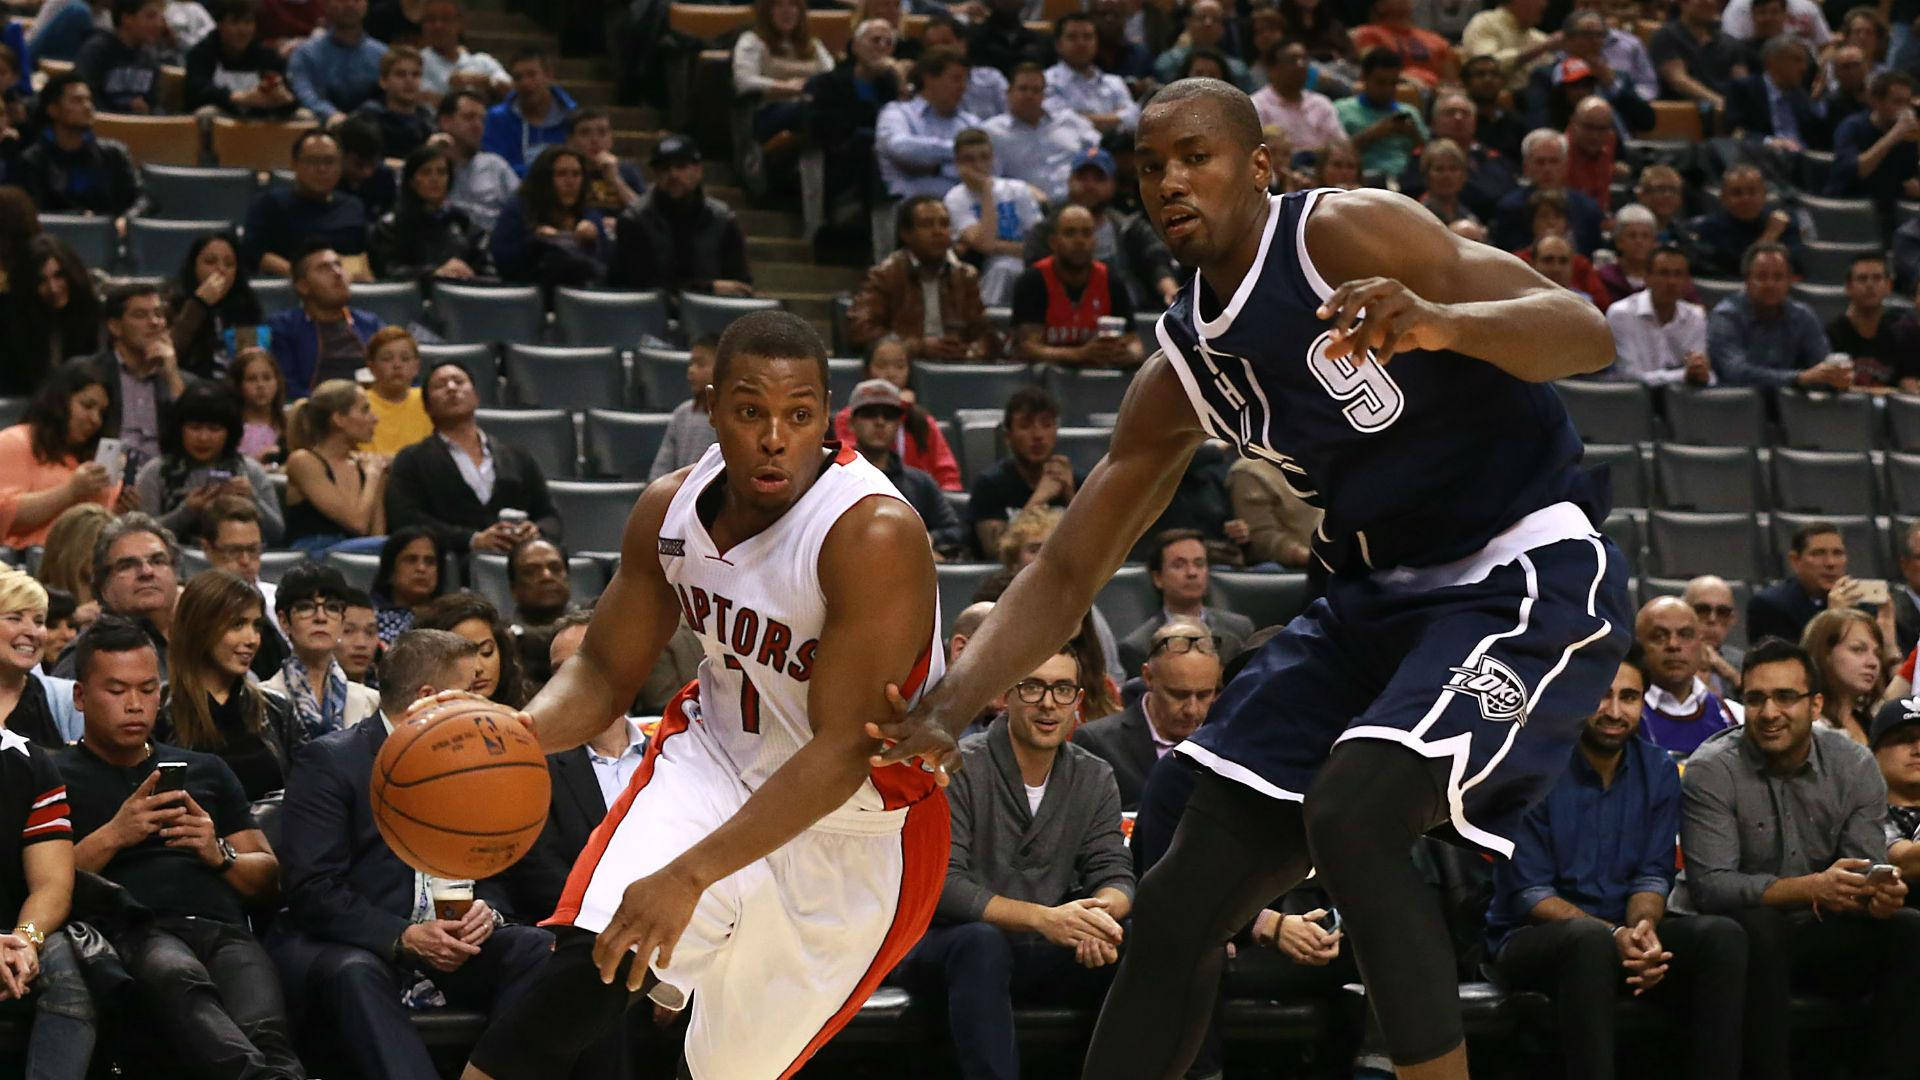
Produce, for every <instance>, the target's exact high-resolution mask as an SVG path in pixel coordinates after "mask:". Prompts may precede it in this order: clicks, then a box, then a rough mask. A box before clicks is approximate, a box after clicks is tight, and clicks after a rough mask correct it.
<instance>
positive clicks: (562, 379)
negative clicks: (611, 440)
mask: <svg viewBox="0 0 1920 1080" xmlns="http://www.w3.org/2000/svg"><path fill="white" fill-rule="evenodd" d="M506 361H507V365H506V366H507V387H508V389H509V390H510V391H512V394H513V400H514V401H516V402H518V403H519V404H520V405H522V406H525V407H528V408H546V409H568V410H571V411H573V412H581V411H583V410H586V409H618V408H622V407H624V406H625V405H626V404H627V368H626V365H625V364H623V363H621V362H620V354H619V353H618V352H615V351H614V348H613V346H611V345H598V346H585V347H581V348H573V347H570V346H555V345H522V344H519V343H517V342H516V343H512V344H509V345H508V346H507V348H506Z"/></svg>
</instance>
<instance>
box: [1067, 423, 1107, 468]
mask: <svg viewBox="0 0 1920 1080" xmlns="http://www.w3.org/2000/svg"><path fill="white" fill-rule="evenodd" d="M1112 442H1113V432H1112V431H1111V430H1109V429H1107V428H1089V427H1063V428H1061V429H1060V442H1059V445H1058V446H1057V447H1056V448H1055V452H1056V453H1061V454H1065V455H1066V456H1067V460H1068V461H1071V462H1073V468H1074V471H1076V472H1080V473H1088V472H1092V471H1093V467H1094V466H1095V465H1098V464H1100V459H1101V458H1103V457H1105V456H1107V446H1108V444H1110V443H1112Z"/></svg>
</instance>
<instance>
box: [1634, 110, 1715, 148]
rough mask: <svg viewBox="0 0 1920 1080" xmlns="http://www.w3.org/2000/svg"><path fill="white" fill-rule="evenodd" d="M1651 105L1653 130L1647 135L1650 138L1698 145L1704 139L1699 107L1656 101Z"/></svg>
mask: <svg viewBox="0 0 1920 1080" xmlns="http://www.w3.org/2000/svg"><path fill="white" fill-rule="evenodd" d="M1651 104H1652V105H1653V130H1651V131H1649V132H1648V133H1647V134H1648V136H1649V137H1650V138H1654V139H1670V140H1674V141H1678V142H1688V143H1697V142H1699V141H1700V140H1701V138H1702V137H1704V135H1705V131H1704V129H1703V128H1702V127H1701V123H1700V107H1699V106H1698V105H1695V104H1694V103H1693V102H1691V101H1655V102H1652V103H1651Z"/></svg>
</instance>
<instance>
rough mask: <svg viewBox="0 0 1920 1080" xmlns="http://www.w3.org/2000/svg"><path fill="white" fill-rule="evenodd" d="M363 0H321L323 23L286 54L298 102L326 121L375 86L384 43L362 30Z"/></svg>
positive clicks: (358, 101) (352, 107)
mask: <svg viewBox="0 0 1920 1080" xmlns="http://www.w3.org/2000/svg"><path fill="white" fill-rule="evenodd" d="M366 20H367V0H327V24H328V29H327V32H326V33H324V34H315V35H314V36H313V37H311V38H308V39H307V40H306V41H304V42H301V43H300V47H299V48H297V49H295V50H293V55H292V56H291V57H289V58H288V59H287V82H289V83H291V84H292V85H293V95H294V96H295V97H297V98H299V99H300V105H301V107H302V108H305V109H309V110H311V111H312V112H313V115H314V116H316V117H318V118H319V119H320V120H321V121H323V122H325V123H328V124H331V123H333V122H334V117H336V116H339V115H341V114H343V113H350V112H352V111H353V110H355V109H357V108H359V107H360V106H361V105H363V104H365V103H366V102H368V101H370V100H372V98H373V96H374V94H375V93H376V92H378V91H379V89H380V58H381V57H382V56H385V55H386V54H387V47H386V46H385V45H382V44H381V43H380V42H378V41H375V40H373V39H372V38H370V37H368V36H367V31H366V29H365V25H364V24H365V23H366Z"/></svg>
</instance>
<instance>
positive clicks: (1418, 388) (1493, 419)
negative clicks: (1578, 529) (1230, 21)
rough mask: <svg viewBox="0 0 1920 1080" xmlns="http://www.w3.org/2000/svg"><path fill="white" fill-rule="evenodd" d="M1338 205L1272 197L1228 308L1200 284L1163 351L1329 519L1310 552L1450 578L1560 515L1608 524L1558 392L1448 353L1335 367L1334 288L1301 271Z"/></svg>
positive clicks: (1163, 334) (1231, 434)
mask: <svg viewBox="0 0 1920 1080" xmlns="http://www.w3.org/2000/svg"><path fill="white" fill-rule="evenodd" d="M1338 195H1339V192H1338V191H1336V190H1332V189H1322V190H1316V191H1306V192H1297V193H1295V194H1292V195H1282V196H1276V197H1275V198H1274V199H1273V210H1272V213H1270V214H1269V215H1268V217H1267V229H1266V236H1265V237H1264V238H1263V239H1262V240H1261V245H1260V252H1261V253H1260V255H1259V257H1258V258H1256V259H1255V261H1254V264H1253V269H1252V270H1251V272H1249V273H1248V275H1247V277H1246V279H1245V281H1243V282H1242V283H1241V285H1240V288H1239V291H1238V292H1236V293H1235V294H1234V296H1233V298H1232V300H1231V302H1230V303H1228V304H1227V305H1226V307H1225V308H1224V309H1221V307H1220V304H1219V301H1218V299H1217V298H1216V297H1215V296H1214V295H1213V293H1212V291H1211V290H1210V289H1208V288H1207V286H1206V285H1205V283H1204V282H1203V281H1202V279H1201V278H1200V276H1199V275H1195V277H1194V280H1193V283H1192V284H1191V285H1190V286H1189V287H1187V288H1185V289H1182V290H1181V292H1180V295H1179V297H1178V298H1176V299H1175V301H1174V303H1173V306H1172V307H1170V308H1168V309H1167V313H1166V314H1165V315H1164V316H1162V318H1161V319H1160V325H1159V330H1158V333H1159V339H1160V346H1161V348H1162V350H1163V351H1164V352H1165V353H1166V356H1167V359H1168V360H1169V361H1171V362H1172V364H1173V368H1174V371H1175V372H1177V373H1178V374H1179V376H1180V381H1181V383H1182V384H1183V385H1184V386H1185V387H1186V391H1187V397H1188V399H1189V400H1190V401H1191V402H1192V404H1193V407H1194V409H1195V411H1197V412H1198V413H1199V414H1200V419H1201V421H1202V423H1203V424H1204V425H1205V426H1206V429H1207V430H1208V431H1209V432H1210V433H1212V434H1213V435H1215V436H1216V437H1218V438H1221V439H1225V440H1226V441H1228V442H1229V443H1231V444H1233V446H1234V447H1235V448H1236V449H1237V450H1238V451H1239V452H1240V453H1241V454H1242V455H1243V456H1246V457H1251V458H1257V459H1262V460H1265V461H1268V462H1271V463H1273V464H1274V465H1277V466H1278V467H1279V468H1280V470H1281V472H1282V473H1283V474H1284V475H1285V476H1286V478H1287V480H1288V482H1289V483H1290V484H1291V485H1292V486H1293V488H1294V489H1295V490H1296V491H1297V492H1298V494H1299V495H1300V496H1301V497H1302V498H1304V499H1306V500H1307V501H1308V502H1309V503H1311V504H1312V505H1314V506H1317V507H1320V508H1321V509H1322V510H1324V511H1326V518H1325V521H1324V522H1323V523H1322V525H1321V530H1320V535H1318V536H1316V537H1315V538H1314V552H1315V554H1316V555H1317V556H1318V557H1319V558H1320V560H1321V561H1322V562H1323V563H1325V564H1326V565H1327V567H1328V568H1329V569H1331V570H1333V571H1335V572H1339V573H1347V572H1354V573H1364V572H1366V571H1367V570H1370V569H1382V568H1386V567H1393V566H1431V565H1435V564H1440V563H1447V562H1451V561H1453V560H1455V559H1459V558H1463V557H1465V556H1467V555H1471V554H1473V553H1474V552H1476V551H1479V550H1480V549H1481V548H1482V547H1484V546H1485V545H1486V543H1487V541H1489V540H1490V539H1492V538H1493V537H1494V536H1496V535H1497V534H1499V533H1500V532H1502V531H1503V530H1505V529H1506V528H1507V527H1508V526H1510V525H1512V524H1514V523H1515V522H1516V521H1518V520H1520V519H1521V518H1522V517H1525V516H1526V515H1528V514H1530V513H1532V512H1533V511H1535V510H1538V509H1540V508H1542V507H1545V506H1549V505H1552V504H1554V503H1557V502H1562V501H1570V502H1573V503H1575V504H1576V505H1578V506H1580V507H1581V509H1583V510H1584V511H1585V512H1586V513H1587V515H1588V517H1589V518H1590V519H1592V520H1593V521H1595V522H1596V523H1597V522H1598V521H1600V520H1601V519H1602V518H1604V517H1605V515H1606V510H1607V507H1606V506H1605V502H1606V495H1605V492H1604V490H1602V489H1601V487H1600V486H1599V485H1596V484H1594V483H1593V481H1592V480H1591V478H1589V477H1588V476H1587V474H1586V473H1585V471H1584V470H1582V469H1581V468H1580V467H1579V464H1578V463H1579V461H1580V455H1581V445H1580V437H1579V435H1578V434H1576V433H1575V432H1574V429H1573V424H1572V423H1571V421H1569V420H1568V418H1567V414H1566V410H1565V409H1564V408H1562V407H1561V404H1560V399H1559V397H1558V396H1557V395H1556V394H1555V393H1554V392H1553V389H1552V388H1551V387H1549V386H1547V385H1545V384H1544V383H1529V382H1525V381H1522V380H1520V379H1516V378H1514V377H1513V376H1511V375H1509V374H1507V373H1506V372H1504V371H1501V370H1500V369H1499V368H1497V367H1494V366H1493V365H1492V364H1489V363H1487V362H1485V361H1483V360H1476V359H1474V358H1472V357H1468V356H1462V355H1460V354H1459V353H1454V352H1427V351H1413V352H1404V353H1401V354H1399V355H1398V356H1395V357H1393V358H1392V361H1391V362H1390V363H1389V364H1387V365H1385V366H1382V365H1380V364H1377V363H1372V362H1362V363H1358V364H1356V363H1353V362H1352V361H1351V359H1334V358H1332V357H1329V356H1327V347H1328V344H1329V341H1330V330H1331V326H1332V324H1331V323H1330V322H1329V321H1327V320H1323V319H1320V318H1318V317H1317V316H1316V315H1315V310H1316V309H1317V308H1318V307H1319V306H1320V303H1321V301H1323V300H1324V299H1325V298H1326V297H1327V296H1328V295H1329V294H1331V293H1332V292H1333V287H1332V286H1331V285H1330V284H1328V283H1327V281H1326V280H1325V279H1324V278H1322V277H1321V276H1320V274H1319V272H1318V271H1317V270H1316V269H1315V268H1314V266H1313V263H1312V261H1311V260H1310V259H1308V257H1307V241H1306V232H1305V224H1306V219H1307V215H1308V213H1309V212H1311V210H1312V209H1313V207H1314V205H1315V204H1316V203H1317V202H1319V200H1321V199H1322V198H1328V197H1338ZM1208 311H1211V312H1214V313H1215V315H1214V317H1213V318H1212V319H1207V318H1205V317H1204V316H1203V313H1204V312H1208Z"/></svg>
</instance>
